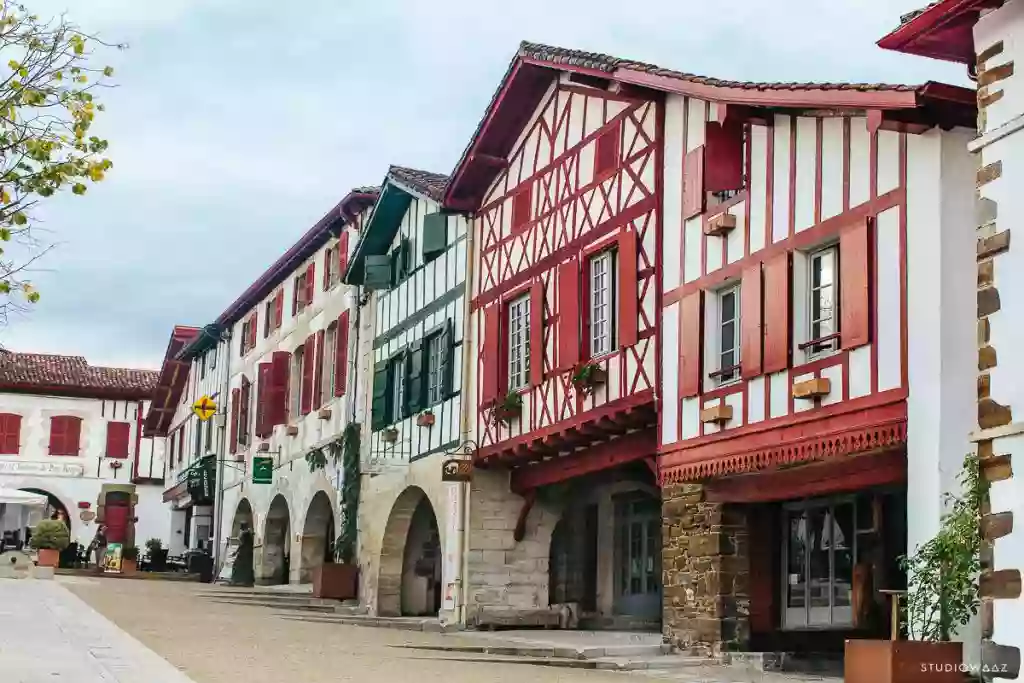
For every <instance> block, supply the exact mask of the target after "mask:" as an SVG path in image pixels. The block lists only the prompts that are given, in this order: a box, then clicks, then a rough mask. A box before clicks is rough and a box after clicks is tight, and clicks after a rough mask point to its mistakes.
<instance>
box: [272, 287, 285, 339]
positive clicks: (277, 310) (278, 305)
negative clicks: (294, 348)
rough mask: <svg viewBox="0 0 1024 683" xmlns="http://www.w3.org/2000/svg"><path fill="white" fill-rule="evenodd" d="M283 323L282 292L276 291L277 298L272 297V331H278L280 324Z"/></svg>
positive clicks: (280, 290) (281, 290)
mask: <svg viewBox="0 0 1024 683" xmlns="http://www.w3.org/2000/svg"><path fill="white" fill-rule="evenodd" d="M283 321H284V290H283V289H279V290H277V296H275V297H274V329H275V330H277V329H280V328H281V323H282V322H283Z"/></svg>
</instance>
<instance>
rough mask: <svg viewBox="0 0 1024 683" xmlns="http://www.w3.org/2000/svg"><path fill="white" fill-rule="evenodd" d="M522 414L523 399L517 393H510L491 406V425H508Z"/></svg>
mask: <svg viewBox="0 0 1024 683" xmlns="http://www.w3.org/2000/svg"><path fill="white" fill-rule="evenodd" d="M522 412H523V397H522V396H520V395H519V393H518V392H515V391H510V392H508V393H507V394H505V398H503V399H501V400H499V401H497V402H495V403H494V405H492V406H491V415H490V416H491V424H493V425H496V426H497V425H499V424H506V425H507V424H509V423H510V422H511V421H512V419H513V418H516V417H519V415H520V413H522Z"/></svg>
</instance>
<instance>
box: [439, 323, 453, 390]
mask: <svg viewBox="0 0 1024 683" xmlns="http://www.w3.org/2000/svg"><path fill="white" fill-rule="evenodd" d="M441 358H442V361H441V362H442V363H443V365H444V367H443V368H442V372H441V395H442V396H444V397H445V398H447V397H448V396H451V395H452V394H453V393H455V390H454V387H452V383H453V381H454V377H455V334H454V332H453V330H452V321H451V319H448V320H446V321H445V322H444V331H443V332H442V333H441Z"/></svg>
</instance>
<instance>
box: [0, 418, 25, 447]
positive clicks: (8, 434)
mask: <svg viewBox="0 0 1024 683" xmlns="http://www.w3.org/2000/svg"><path fill="white" fill-rule="evenodd" d="M20 450H21V415H15V414H13V413H2V414H0V454H3V455H17V454H18V452H19V451H20Z"/></svg>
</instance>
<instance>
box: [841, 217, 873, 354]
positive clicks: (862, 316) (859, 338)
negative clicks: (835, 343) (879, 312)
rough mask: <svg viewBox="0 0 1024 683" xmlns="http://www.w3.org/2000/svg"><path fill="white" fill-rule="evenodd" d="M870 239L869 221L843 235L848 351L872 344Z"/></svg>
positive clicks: (844, 332)
mask: <svg viewBox="0 0 1024 683" xmlns="http://www.w3.org/2000/svg"><path fill="white" fill-rule="evenodd" d="M870 236H871V230H870V223H869V222H868V219H866V218H865V219H863V220H861V221H859V222H857V224H856V225H851V226H850V227H848V228H845V229H844V230H843V231H842V232H841V233H840V234H839V335H840V337H839V338H840V341H841V342H842V347H843V348H844V349H853V348H856V347H858V346H863V345H864V344H867V343H868V342H869V341H870V340H871V324H870V322H869V321H870V319H871V318H870V313H871V298H870V286H869V274H870V272H871V270H870V267H871V261H870V254H871V251H870V249H871V247H870Z"/></svg>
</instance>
